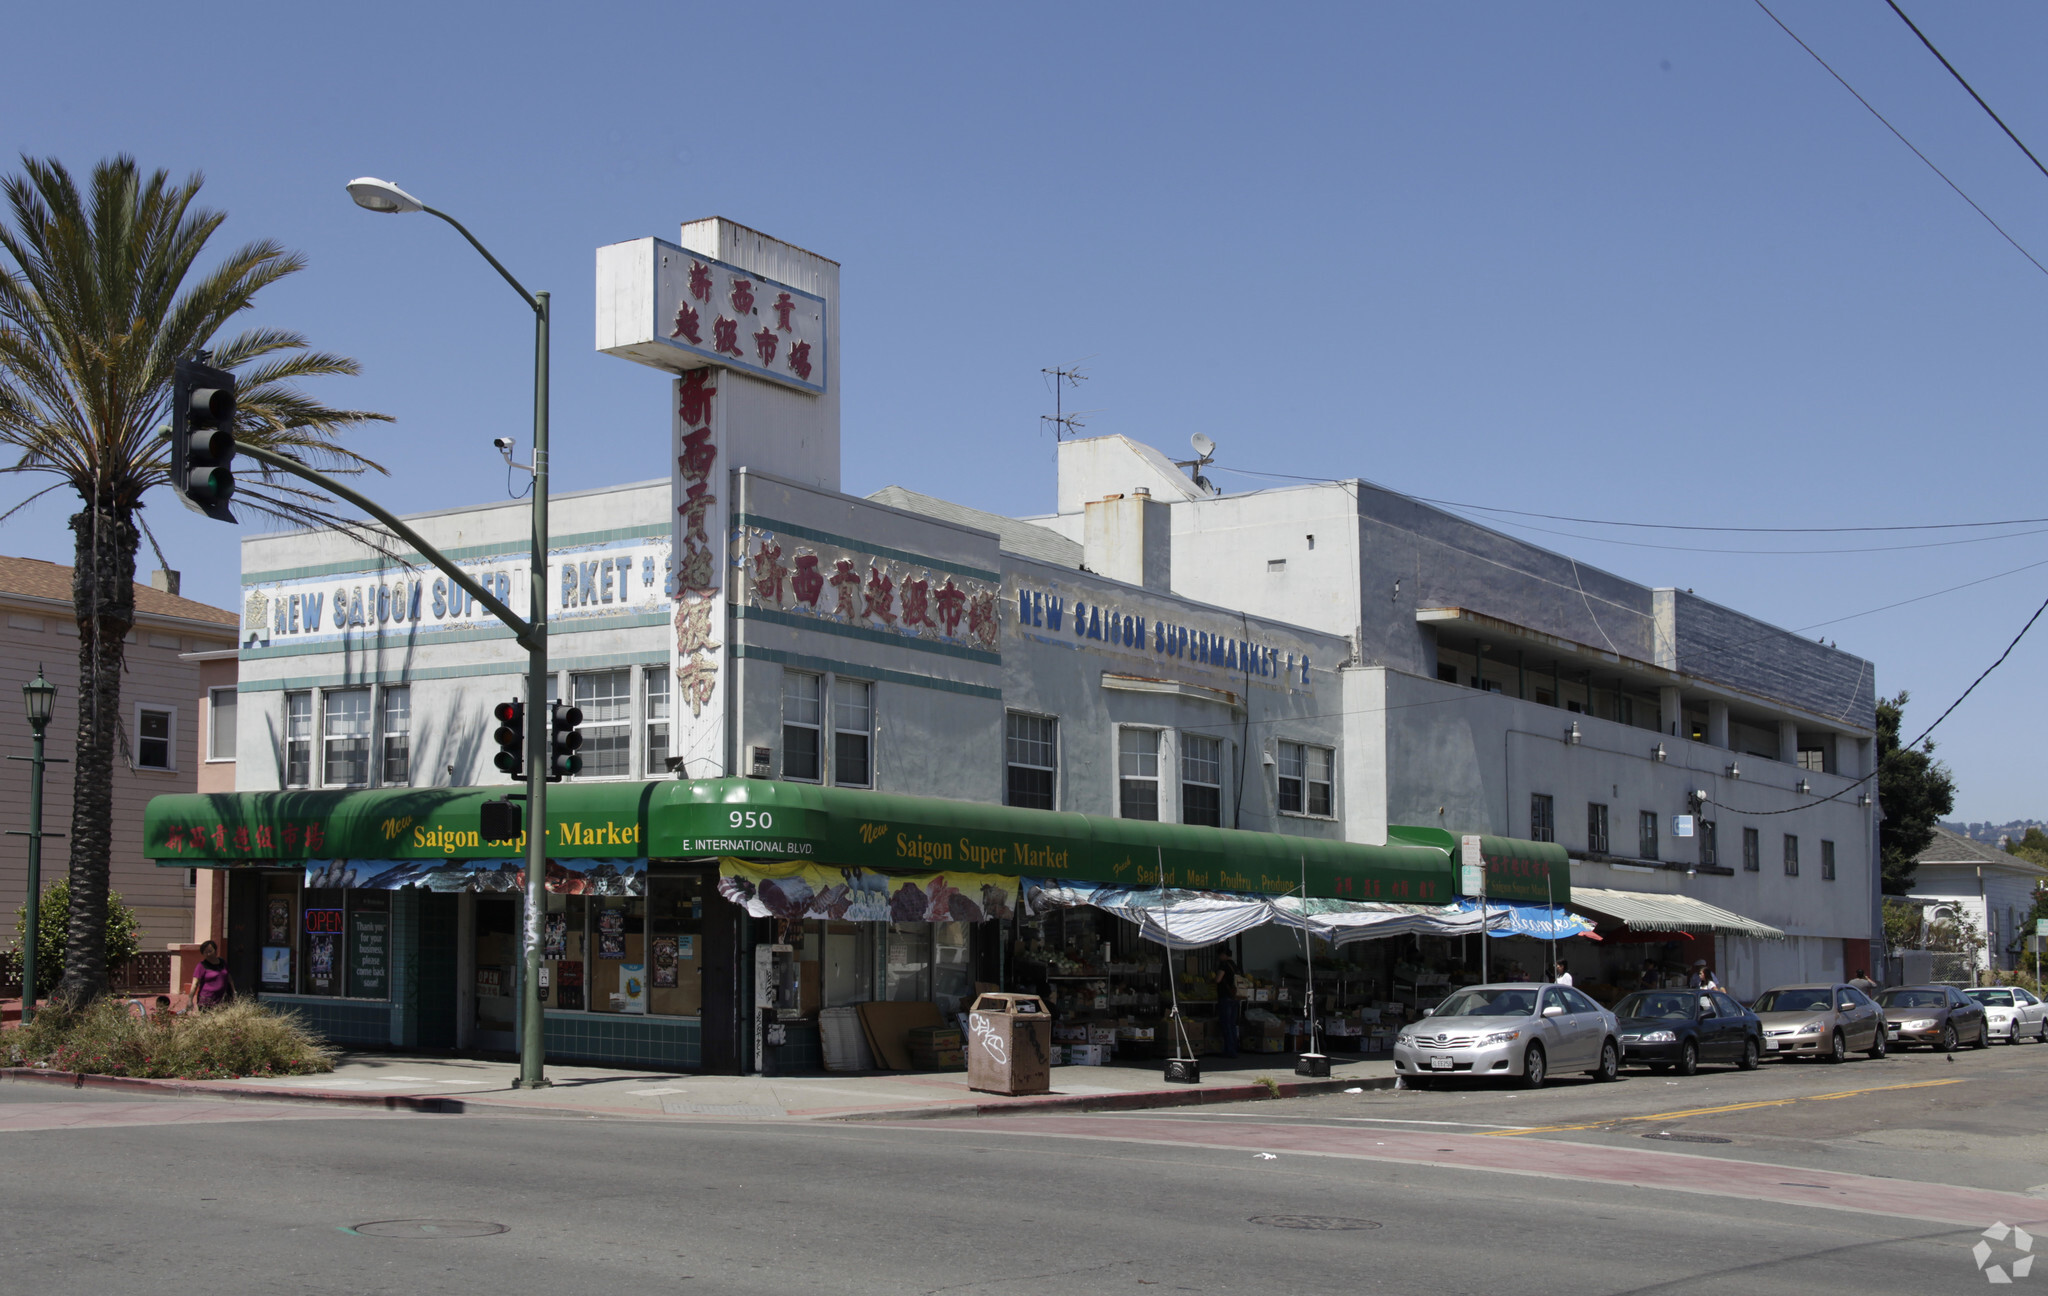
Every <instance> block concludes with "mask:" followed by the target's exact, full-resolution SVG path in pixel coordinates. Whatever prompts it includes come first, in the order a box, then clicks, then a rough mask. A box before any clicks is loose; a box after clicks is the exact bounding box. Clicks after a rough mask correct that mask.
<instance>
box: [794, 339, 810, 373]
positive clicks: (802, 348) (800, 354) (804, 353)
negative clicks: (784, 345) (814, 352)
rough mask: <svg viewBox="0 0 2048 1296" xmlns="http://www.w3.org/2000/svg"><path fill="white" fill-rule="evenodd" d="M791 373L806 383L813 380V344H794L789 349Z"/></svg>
mask: <svg viewBox="0 0 2048 1296" xmlns="http://www.w3.org/2000/svg"><path fill="white" fill-rule="evenodd" d="M789 371H790V372H791V373H793V374H795V375H796V376H797V377H799V378H801V379H803V380H804V381H805V382H809V381H810V380H811V344H810V343H808V342H792V343H790V347H789Z"/></svg>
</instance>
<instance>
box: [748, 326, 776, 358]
mask: <svg viewBox="0 0 2048 1296" xmlns="http://www.w3.org/2000/svg"><path fill="white" fill-rule="evenodd" d="M781 343H782V339H781V338H779V337H777V336H775V330H774V329H772V328H769V327H767V326H766V325H763V326H762V328H761V331H760V332H759V333H756V334H754V354H755V355H758V356H760V357H761V363H762V364H764V365H768V364H774V363H775V348H776V347H777V346H780V345H781Z"/></svg>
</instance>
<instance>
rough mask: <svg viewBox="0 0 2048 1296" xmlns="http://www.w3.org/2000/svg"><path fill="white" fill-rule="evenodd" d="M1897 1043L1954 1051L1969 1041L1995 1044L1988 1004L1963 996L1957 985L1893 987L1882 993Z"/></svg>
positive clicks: (1885, 1013)
mask: <svg viewBox="0 0 2048 1296" xmlns="http://www.w3.org/2000/svg"><path fill="white" fill-rule="evenodd" d="M1877 997H1878V1001H1879V1002H1881V1003H1882V1004H1883V1005H1884V1015H1885V1020H1886V1021H1887V1022H1888V1023H1890V1025H1889V1027H1888V1029H1889V1031H1890V1034H1891V1040H1892V1043H1893V1044H1895V1045H1900V1046H1903V1045H1908V1044H1925V1045H1927V1046H1928V1047H1930V1048H1935V1049H1939V1050H1941V1051H1942V1052H1943V1053H1953V1052H1955V1051H1956V1046H1957V1045H1958V1044H1959V1043H1960V1042H1962V1041H1963V1040H1968V1041H1970V1043H1972V1044H1974V1045H1976V1046H1977V1047H1978V1048H1988V1047H1989V1046H1990V1044H1991V1024H1990V1020H1989V1018H1988V1017H1987V1015H1986V1014H1985V1012H1984V1005H1983V1004H1980V1003H1978V1002H1977V1001H1976V1000H1975V999H1967V998H1964V997H1963V993H1962V991H1960V990H1958V989H1956V988H1955V987H1954V986H1945V985H1925V986H1893V987H1891V988H1890V989H1889V990H1881V991H1879V992H1878V996H1877Z"/></svg>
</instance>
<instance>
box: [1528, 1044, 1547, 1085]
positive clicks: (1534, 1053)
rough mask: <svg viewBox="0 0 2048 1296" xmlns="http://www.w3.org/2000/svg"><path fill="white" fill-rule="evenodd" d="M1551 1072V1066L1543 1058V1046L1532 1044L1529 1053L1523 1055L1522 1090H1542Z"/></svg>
mask: <svg viewBox="0 0 2048 1296" xmlns="http://www.w3.org/2000/svg"><path fill="white" fill-rule="evenodd" d="M1549 1071H1550V1064H1549V1062H1548V1061H1547V1060H1546V1059H1545V1058H1544V1056H1543V1046H1542V1045H1541V1044H1531V1045H1530V1046H1529V1051H1528V1052H1527V1053H1524V1054H1523V1055H1522V1088H1524V1089H1541V1088H1542V1087H1543V1081H1544V1078H1545V1077H1546V1076H1547V1075H1548V1074H1549Z"/></svg>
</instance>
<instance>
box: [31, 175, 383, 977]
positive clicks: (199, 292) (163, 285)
mask: <svg viewBox="0 0 2048 1296" xmlns="http://www.w3.org/2000/svg"><path fill="white" fill-rule="evenodd" d="M22 168H23V170H22V173H21V174H19V175H15V176H10V177H8V178H7V180H6V181H5V184H4V186H0V191H4V193H5V196H6V203H7V209H8V210H6V211H4V212H0V444H6V445H10V446H13V447H15V448H16V449H18V450H19V451H20V457H19V458H18V459H17V460H16V462H15V463H14V464H13V465H11V466H5V467H0V472H14V473H44V474H48V475H50V476H53V477H55V478H56V479H57V480H56V481H55V482H54V483H52V484H51V485H49V486H47V487H45V488H43V489H42V490H40V491H37V492H36V493H35V494H34V495H31V496H29V497H28V499H26V500H23V501H22V504H23V505H25V504H27V503H28V502H29V500H33V499H36V498H38V497H39V496H41V495H45V494H48V493H49V492H51V491H56V490H61V489H64V488H66V487H68V488H70V489H71V490H73V491H76V492H77V493H78V498H79V500H80V502H81V504H82V507H81V508H80V510H79V511H78V512H77V513H75V514H73V515H72V517H71V522H70V525H71V531H72V547H73V551H74V553H75V555H76V558H75V561H74V563H73V575H72V584H71V598H72V607H73V610H74V612H75V613H76V615H77V618H78V631H79V652H78V659H79V679H80V680H81V681H82V684H81V687H80V694H81V697H80V700H79V708H78V751H77V755H76V763H75V764H74V765H73V766H72V769H73V799H72V811H71V834H70V846H71V867H70V882H71V904H70V913H69V915H68V918H69V926H68V935H67V939H66V941H65V946H64V977H63V980H62V981H60V982H59V983H58V986H57V989H56V991H55V993H54V994H53V996H52V997H53V999H56V1000H60V1001H68V1002H71V1003H84V1002H87V1001H90V1000H92V999H94V998H97V997H98V996H100V995H101V994H104V993H105V992H106V987H107V958H106V943H105V932H106V916H107V864H108V858H109V854H110V851H111V843H112V822H111V821H112V784H113V760H114V746H115V743H116V741H117V734H118V733H119V731H120V728H121V724H120V715H121V671H122V662H123V651H122V645H123V643H124V641H125V640H126V638H127V635H128V631H129V628H130V627H131V626H132V625H133V624H134V620H135V594H134V590H135V586H134V580H135V554H136V548H137V544H138V541H139V539H140V536H139V534H138V527H140V528H141V530H142V531H144V532H146V531H147V529H148V528H147V524H146V523H145V522H144V521H143V519H142V515H141V509H142V507H143V497H144V495H145V494H147V493H148V492H149V490H150V489H151V488H152V487H156V486H162V485H165V484H166V483H167V481H168V476H167V468H168V465H167V461H166V450H165V447H164V444H163V440H162V437H161V430H162V428H163V427H164V425H165V423H166V421H167V414H168V409H169V397H170V389H171V382H172V375H173V370H174V368H175V366H176V364H177V361H178V360H179V359H180V358H182V357H186V356H192V355H197V354H200V353H202V352H206V351H208V350H210V351H211V355H210V357H209V360H210V362H211V363H212V364H214V365H215V366H217V367H219V368H222V369H227V370H231V371H234V372H235V373H236V376H237V380H238V384H237V385H238V387H239V400H238V402H237V406H238V412H237V418H236V426H235V435H236V439H237V440H238V441H242V442H245V443H248V444H251V445H259V446H264V447H267V448H269V449H272V450H275V451H278V452H279V453H282V454H289V455H292V456H294V457H296V458H301V459H303V460H305V461H307V462H309V463H311V464H313V465H315V466H317V467H320V468H323V469H325V470H326V471H328V472H361V471H363V470H364V469H366V468H374V469H376V470H377V471H378V472H383V471H384V469H383V468H382V467H381V466H380V465H378V464H375V463H372V462H371V461H370V460H368V459H365V458H363V457H362V456H361V455H358V454H356V453H355V452H353V451H351V450H348V449H346V448H344V447H343V446H341V445H340V444H339V443H338V438H339V436H340V434H341V433H342V432H343V431H345V430H346V429H348V428H350V427H351V426H353V425H356V424H359V423H362V422H365V421H367V420H373V419H377V420H382V419H386V418H387V416H386V415H382V414H375V413H370V412H367V411H363V410H340V409H330V408H328V407H327V406H325V405H322V404H320V403H319V402H318V401H315V400H313V399H312V398H310V397H308V396H307V395H305V394H304V393H302V392H300V391H299V390H297V389H296V388H295V387H294V386H293V384H294V383H295V382H296V381H297V380H299V379H304V378H315V377H325V376H328V375H333V374H354V373H356V372H357V368H358V367H357V365H356V362H355V361H354V360H351V359H349V358H348V357H346V356H337V355H328V354H326V353H323V352H319V351H313V350H309V349H308V344H307V342H306V339H305V338H304V337H302V336H300V335H299V334H297V333H292V332H288V331H285V330H283V329H276V328H251V329H247V330H244V331H242V332H240V333H237V334H236V335H235V336H233V337H231V338H228V339H227V340H225V341H215V334H216V332H217V331H219V330H220V329H221V327H222V326H223V325H225V324H226V323H227V322H228V321H229V320H230V319H231V318H232V317H234V316H235V315H237V314H239V313H240V312H242V311H245V310H248V309H249V308H250V306H251V305H252V304H253V303H254V300H255V296H256V293H257V292H258V290H260V289H262V288H264V287H266V286H268V285H270V284H273V283H275V282H277V281H278V280H280V279H282V278H284V277H285V276H286V275H289V274H294V273H296V272H297V271H298V270H300V269H301V268H303V267H304V265H305V259H304V258H303V257H301V256H300V255H299V254H297V253H295V252H289V251H287V250H285V249H284V248H283V247H282V246H280V245H279V244H277V243H274V242H271V241H269V240H264V241H261V242H256V243H250V244H247V245H245V246H243V247H240V248H237V249H235V250H234V251H233V252H231V253H229V254H228V255H227V257H226V258H225V259H223V260H222V261H220V263H219V264H217V265H215V266H213V267H211V268H210V269H201V268H199V265H198V263H199V258H200V256H201V254H202V253H203V252H204V250H205V248H206V243H207V240H208V239H209V238H211V237H212V236H213V233H214V231H216V230H218V229H219V228H220V226H221V224H222V222H223V221H225V220H226V219H227V217H226V215H225V214H224V213H221V212H215V211H209V210H207V209H205V208H203V207H198V206H195V205H194V204H193V200H194V198H195V197H196V196H197V195H198V193H199V187H200V185H201V184H202V183H203V180H202V178H201V177H200V176H199V175H198V174H196V173H195V174H194V175H192V176H191V177H190V178H189V179H187V180H186V181H185V182H184V183H183V184H173V183H171V181H170V179H169V176H168V174H167V173H166V172H163V171H157V172H154V173H152V174H150V175H148V176H144V175H143V174H142V172H141V171H140V169H139V168H138V167H137V166H136V163H135V160H134V159H133V158H130V157H117V158H114V159H112V160H110V161H106V162H102V163H100V164H99V165H98V166H96V167H94V168H93V173H92V181H91V185H90V188H89V191H88V192H85V193H81V192H80V191H79V188H78V186H77V184H75V183H74V182H73V180H72V177H71V174H70V173H69V172H68V171H66V170H65V168H64V167H63V165H62V164H61V163H58V162H56V161H54V160H50V159H37V158H29V157H24V158H23V159H22ZM8 217H11V220H9V219H6V218H8ZM297 483H298V479H297V478H292V477H285V476H282V475H279V476H275V477H273V476H271V475H269V474H268V473H267V472H266V473H265V474H262V475H260V476H259V477H257V478H256V479H255V480H253V481H251V482H249V483H247V484H246V486H245V487H244V488H242V489H239V490H238V491H237V492H236V494H235V496H234V499H235V502H236V503H238V504H240V505H242V506H244V507H248V508H252V509H254V510H255V511H257V512H259V513H264V514H268V515H270V516H272V517H275V518H279V519H283V520H287V521H291V522H295V523H300V524H312V525H334V524H337V523H339V522H341V521H342V519H340V518H338V517H335V516H334V515H332V514H331V513H329V512H328V511H327V509H326V508H325V507H324V506H325V505H326V504H327V503H328V502H329V501H328V500H327V498H326V497H325V496H323V495H321V494H319V493H317V492H315V491H311V490H308V489H306V488H305V487H303V486H301V485H299V484H297ZM16 507H17V508H19V507H21V505H17V506H16ZM0 520H4V519H0ZM150 542H151V545H152V547H154V545H155V539H154V537H151V541H150Z"/></svg>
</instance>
